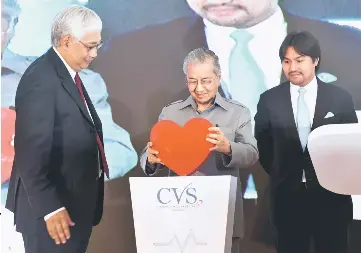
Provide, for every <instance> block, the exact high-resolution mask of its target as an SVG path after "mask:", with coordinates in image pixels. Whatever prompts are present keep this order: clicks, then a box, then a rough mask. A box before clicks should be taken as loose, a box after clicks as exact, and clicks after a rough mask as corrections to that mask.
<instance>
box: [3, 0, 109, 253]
mask: <svg viewBox="0 0 361 253" xmlns="http://www.w3.org/2000/svg"><path fill="white" fill-rule="evenodd" d="M101 29H102V21H101V20H100V18H99V16H98V15H97V14H96V13H95V12H93V11H92V10H90V9H87V8H85V7H78V6H75V7H71V8H67V9H65V10H63V11H62V12H61V13H59V14H58V16H57V17H56V18H55V20H54V23H53V25H52V33H51V39H52V45H53V47H52V48H50V49H49V50H48V52H47V53H45V54H44V55H43V56H41V57H39V58H38V59H37V60H35V61H34V62H33V63H32V64H31V65H30V66H29V68H28V69H27V70H26V71H25V73H24V75H23V76H22V78H21V80H20V83H19V86H18V89H17V94H16V99H15V108H16V124H15V158H14V165H13V169H12V173H11V177H10V184H9V191H8V196H7V203H6V208H8V209H9V210H10V211H12V212H13V213H14V219H15V224H16V229H17V231H19V232H21V233H22V236H23V239H24V246H25V252H27V253H37V252H59V253H63V252H64V253H71V252H74V253H78V252H85V251H86V248H87V245H88V241H89V238H90V234H91V231H92V227H93V225H96V224H98V223H99V222H100V219H101V217H102V210H103V192H104V190H103V189H104V173H105V174H107V176H108V166H107V162H106V158H105V155H104V148H103V137H102V124H101V121H100V119H99V117H98V115H97V113H96V111H95V109H94V106H93V104H92V102H91V100H90V98H89V95H88V93H87V91H86V90H85V88H84V86H83V84H82V82H81V79H80V77H79V74H78V72H79V71H81V70H82V69H85V68H87V67H88V65H89V63H90V62H91V61H92V60H93V59H94V58H95V57H96V56H97V49H98V48H99V46H100V45H101V36H100V32H101Z"/></svg>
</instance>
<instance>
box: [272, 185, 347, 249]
mask: <svg viewBox="0 0 361 253" xmlns="http://www.w3.org/2000/svg"><path fill="white" fill-rule="evenodd" d="M276 199H277V197H276ZM276 201H279V203H276V206H275V208H276V209H275V211H276V214H277V218H276V220H275V227H276V229H277V242H276V243H277V252H278V253H309V252H312V253H347V252H349V226H350V224H351V221H352V200H351V198H348V196H341V195H337V194H334V193H331V192H328V191H326V190H324V189H321V188H315V189H308V188H307V187H306V186H305V184H302V185H301V186H300V188H299V189H297V190H296V191H295V192H294V193H292V194H287V193H286V194H284V196H282V197H279V196H278V199H277V200H276ZM281 202H283V203H281ZM277 209H278V210H277ZM350 216H351V217H350Z"/></svg>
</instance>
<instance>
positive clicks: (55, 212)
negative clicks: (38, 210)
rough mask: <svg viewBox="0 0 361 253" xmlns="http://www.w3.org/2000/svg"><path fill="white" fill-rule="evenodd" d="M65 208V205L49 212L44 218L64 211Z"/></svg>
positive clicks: (46, 218)
mask: <svg viewBox="0 0 361 253" xmlns="http://www.w3.org/2000/svg"><path fill="white" fill-rule="evenodd" d="M63 210H65V207H61V208H59V209H58V210H55V211H54V212H52V213H49V214H48V215H46V216H45V217H44V220H45V221H47V220H48V219H49V218H50V217H51V216H53V215H54V214H57V213H58V212H60V211H63Z"/></svg>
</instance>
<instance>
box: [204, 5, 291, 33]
mask: <svg viewBox="0 0 361 253" xmlns="http://www.w3.org/2000/svg"><path fill="white" fill-rule="evenodd" d="M203 22H204V25H205V27H206V29H207V30H209V31H211V32H212V33H213V32H214V33H216V34H217V35H218V36H219V34H222V35H227V37H230V35H231V33H233V32H234V31H236V30H240V29H238V28H235V27H225V26H219V25H216V24H213V23H211V22H210V21H208V20H207V19H205V18H204V19H203ZM279 25H286V22H285V19H284V16H283V13H282V10H281V8H280V7H278V8H277V10H276V12H275V13H274V14H273V15H272V16H270V17H269V18H267V19H266V20H264V21H262V22H260V23H258V24H256V25H254V26H251V27H248V28H246V29H245V30H246V31H248V32H249V33H251V34H252V35H253V36H265V35H266V36H269V33H266V32H265V31H272V30H274V28H275V27H279Z"/></svg>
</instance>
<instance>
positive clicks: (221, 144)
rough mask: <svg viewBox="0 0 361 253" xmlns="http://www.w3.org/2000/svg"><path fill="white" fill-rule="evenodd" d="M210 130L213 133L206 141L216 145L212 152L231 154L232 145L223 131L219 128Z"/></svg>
mask: <svg viewBox="0 0 361 253" xmlns="http://www.w3.org/2000/svg"><path fill="white" fill-rule="evenodd" d="M208 130H209V131H210V132H211V133H209V134H208V135H207V138H206V140H207V141H208V142H210V143H213V144H214V147H212V148H211V149H210V150H211V151H218V152H221V153H224V154H230V152H231V143H230V142H229V140H228V139H227V137H226V136H224V133H223V132H222V130H221V129H220V128H219V127H210V128H209V129H208Z"/></svg>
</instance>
